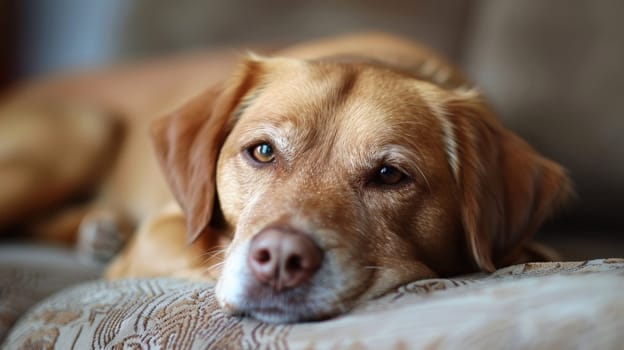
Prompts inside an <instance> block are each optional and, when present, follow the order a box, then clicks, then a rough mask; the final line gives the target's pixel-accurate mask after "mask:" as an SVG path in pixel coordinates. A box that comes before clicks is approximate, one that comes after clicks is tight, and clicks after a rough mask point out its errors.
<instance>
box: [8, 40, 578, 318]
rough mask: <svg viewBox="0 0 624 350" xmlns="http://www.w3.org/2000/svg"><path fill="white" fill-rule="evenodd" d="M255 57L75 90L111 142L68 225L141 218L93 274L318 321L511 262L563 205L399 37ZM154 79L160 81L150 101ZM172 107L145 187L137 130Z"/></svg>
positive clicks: (556, 171)
mask: <svg viewBox="0 0 624 350" xmlns="http://www.w3.org/2000/svg"><path fill="white" fill-rule="evenodd" d="M271 56H275V57H274V58H262V57H256V56H251V57H250V58H248V59H247V60H246V61H245V62H244V63H243V64H241V65H239V66H238V68H236V69H233V64H232V62H233V60H232V59H231V57H220V58H213V59H212V62H211V63H210V64H207V63H198V62H187V63H186V65H185V66H182V65H181V64H180V63H177V66H176V67H178V68H176V69H170V70H166V69H163V68H162V67H161V68H158V67H157V68H156V70H159V71H160V73H159V72H156V73H155V74H153V75H152V74H145V72H144V73H143V74H142V75H137V76H135V79H134V80H133V79H131V78H128V77H125V79H126V81H125V82H124V77H122V78H120V79H118V80H115V79H114V78H110V77H108V78H107V79H109V80H113V81H112V82H110V81H109V83H108V84H102V83H101V81H100V83H99V84H100V85H99V86H100V88H99V90H98V89H95V88H93V87H91V88H88V89H85V88H84V82H83V83H82V85H80V88H79V89H78V90H83V91H81V92H80V94H82V95H84V96H85V97H84V99H85V101H95V102H96V104H99V105H102V104H104V105H105V106H107V107H110V109H111V111H112V112H114V113H116V114H119V115H122V116H123V117H122V119H121V120H122V124H123V125H125V128H126V130H127V131H126V140H127V141H126V143H125V144H124V145H122V147H121V153H120V154H119V158H118V159H117V161H116V162H115V167H114V168H113V170H112V171H111V172H110V173H109V174H108V176H107V177H106V182H105V186H104V187H103V190H102V192H101V194H100V196H99V201H98V205H96V206H95V207H96V208H97V210H96V211H95V213H91V214H90V216H87V219H84V218H82V217H81V216H80V215H76V216H77V217H80V218H81V220H82V229H83V231H84V230H87V231H88V229H89V228H90V227H91V226H94V227H95V229H96V231H97V225H99V224H101V222H102V220H104V221H106V220H109V221H110V220H112V221H113V222H115V223H116V225H117V226H118V227H121V226H122V225H121V224H120V222H121V221H124V219H120V217H125V218H126V219H125V220H126V221H127V220H130V221H135V222H138V221H143V224H141V227H140V228H139V230H138V232H137V234H136V235H135V236H134V237H133V239H132V241H131V242H130V243H129V244H128V246H127V247H126V248H125V250H124V251H123V252H122V253H121V254H120V256H119V257H118V258H117V259H116V260H115V261H114V262H113V264H112V265H111V267H110V268H109V270H108V273H107V276H108V277H110V278H120V277H127V276H178V277H185V278H196V279H217V280H218V283H217V288H216V294H217V298H218V300H219V302H220V304H221V305H222V306H223V307H224V309H226V310H228V311H229V312H231V313H244V314H251V315H253V316H255V317H257V318H259V319H263V320H267V321H275V322H284V321H298V320H306V319H317V318H323V317H328V316H331V315H335V314H336V313H339V312H342V311H345V310H348V309H349V308H351V307H352V306H353V305H355V304H356V303H358V302H361V301H363V300H367V299H370V298H372V297H375V296H378V295H380V294H382V293H384V292H386V291H388V290H389V289H391V288H392V287H394V286H397V285H399V284H401V283H405V282H408V281H411V280H415V279H420V278H427V277H434V276H440V275H444V276H447V275H453V274H458V273H464V272H469V271H475V270H478V269H481V270H485V271H492V270H493V269H494V268H495V266H500V265H505V264H509V263H512V262H515V261H518V259H520V258H521V257H522V255H523V253H525V252H526V249H527V247H529V239H530V237H531V236H532V234H533V233H534V232H535V231H536V230H537V228H538V226H539V225H540V224H541V222H542V221H543V220H544V219H545V218H546V217H547V216H548V215H549V214H550V213H551V211H552V210H553V209H555V208H556V207H557V206H558V205H559V204H561V203H562V202H563V201H564V200H565V198H566V196H567V194H568V193H569V183H568V180H567V178H566V176H565V174H564V171H563V170H562V169H561V168H560V167H559V166H558V165H556V164H555V163H553V162H551V161H549V160H547V159H545V158H543V157H541V156H539V155H538V154H536V153H535V152H534V151H533V150H532V149H531V148H530V147H529V146H528V145H527V144H526V143H525V142H524V141H522V140H520V139H519V138H518V137H517V136H515V135H513V134H512V133H511V132H509V131H508V130H506V129H504V128H503V127H502V126H501V124H500V123H499V122H498V121H497V120H496V118H494V116H493V115H492V113H491V112H490V110H489V109H488V107H487V106H486V105H485V104H484V103H483V102H482V101H481V100H480V98H479V97H478V96H477V94H476V93H475V92H474V91H473V90H471V89H469V86H468V85H467V83H466V81H465V79H464V78H463V77H462V75H461V73H460V72H458V71H457V70H456V69H455V68H454V67H453V66H451V65H450V64H449V63H447V62H446V61H444V60H443V59H442V58H440V57H438V56H436V55H435V54H433V53H432V52H430V51H428V50H426V49H424V48H422V47H420V46H418V45H416V44H414V43H412V42H409V41H407V40H403V39H399V38H395V37H391V36H387V35H381V34H366V35H356V36H350V37H342V38H337V39H332V40H326V41H318V42H313V43H308V44H305V45H301V46H295V47H291V48H288V49H285V50H282V51H279V52H277V53H273V54H271ZM172 66H175V65H172ZM232 69H233V73H231V74H230V73H229V71H230V70H232ZM182 72H185V73H186V75H185V74H182ZM159 74H160V77H161V78H160V79H163V80H162V81H160V82H156V81H151V82H150V81H149V77H152V76H153V77H155V76H159ZM166 74H170V76H169V80H168V81H167V79H164V78H163V76H165V75H166ZM98 79H103V78H102V77H100V78H98ZM151 79H157V78H151ZM98 81H99V80H98ZM162 83H169V84H173V83H175V84H178V85H169V86H167V90H166V91H168V93H167V94H164V93H163V96H167V98H164V97H159V95H158V92H161V93H162V92H163V91H165V90H162V89H163V86H162V85H160V86H159V85H158V84H162ZM95 85H97V84H95ZM102 86H104V88H102ZM122 88H123V90H121V89H122ZM74 89H76V87H74ZM96 90H97V91H96ZM67 91H68V88H66V89H65V91H64V94H65V96H67V95H68V92H67ZM74 91H75V90H74ZM31 95H32V93H31ZM192 96H194V97H193V98H192V99H190V102H185V103H183V102H184V101H185V100H188V99H189V98H190V97H192ZM154 98H156V99H157V100H154ZM159 98H160V99H159ZM31 99H32V98H31ZM155 101H157V103H154V102H155ZM175 105H181V106H182V107H180V108H178V109H176V110H175V111H174V112H172V113H169V114H168V115H167V116H165V117H164V118H161V119H159V120H158V121H156V122H154V123H153V126H152V139H153V144H154V148H155V150H156V152H155V154H156V159H157V160H158V161H159V163H160V166H161V168H162V170H163V173H164V180H165V181H163V178H161V175H160V171H158V170H157V165H156V161H155V160H154V159H152V158H151V154H150V151H149V150H148V148H149V146H148V143H147V141H146V139H147V137H143V134H142V133H143V130H146V129H147V125H148V124H149V123H151V117H152V116H158V115H162V114H163V112H164V110H169V109H171V108H172V107H173V106H175ZM111 128H112V127H111ZM104 129H106V128H104ZM103 139H104V141H101V142H100V143H98V144H97V145H96V146H94V148H96V149H100V148H107V147H110V144H109V143H107V141H106V140H108V139H107V138H105V137H104V138H103ZM91 153H94V152H91ZM102 167H104V166H102ZM83 181H84V182H85V183H89V181H87V180H83ZM165 182H166V183H167V184H168V186H167V185H165ZM167 188H170V189H171V192H172V194H173V197H171V196H170V194H169V192H168V191H167ZM173 198H175V199H176V200H177V203H179V206H178V205H174V204H170V205H168V206H167V207H166V208H165V209H161V210H159V209H158V207H162V206H164V205H165V204H166V203H167V202H172V201H173ZM0 200H1V199H0ZM2 204H3V203H1V202H0V205H2ZM111 218H112V219H111ZM145 218H148V219H145ZM143 219H145V220H143ZM57 221H58V220H57ZM54 222H56V221H54ZM89 225H91V226H89ZM52 226H54V225H52ZM57 226H58V225H57ZM44 231H45V230H44ZM48 231H49V229H48Z"/></svg>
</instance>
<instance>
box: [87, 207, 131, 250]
mask: <svg viewBox="0 0 624 350" xmlns="http://www.w3.org/2000/svg"><path fill="white" fill-rule="evenodd" d="M127 238H128V234H127V230H126V229H125V227H124V225H122V224H121V223H120V221H119V220H118V219H117V218H116V217H115V216H114V215H113V214H109V213H104V212H98V213H95V214H91V215H87V216H86V217H85V218H84V219H83V220H82V223H81V224H80V227H79V229H78V240H77V243H76V244H77V250H78V253H79V254H80V255H81V256H83V257H85V258H90V259H94V260H97V261H102V262H107V261H109V260H111V259H112V258H113V257H114V256H115V254H117V252H119V250H120V249H121V248H122V247H123V245H124V243H125V242H126V241H127Z"/></svg>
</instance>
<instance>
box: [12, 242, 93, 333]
mask: <svg viewBox="0 0 624 350" xmlns="http://www.w3.org/2000/svg"><path fill="white" fill-rule="evenodd" d="M101 270H102V269H101V266H100V265H97V264H94V263H92V262H90V261H87V260H83V259H80V258H78V257H77V256H76V255H75V254H74V253H73V251H71V250H69V249H61V248H52V247H37V246H33V245H3V246H0V341H2V339H3V338H4V336H5V335H6V334H7V332H8V331H9V329H10V327H11V326H12V325H13V323H14V322H15V321H16V320H17V318H18V317H20V316H21V315H22V314H23V313H25V312H26V311H27V310H28V308H29V307H31V306H32V305H33V304H35V303H36V302H38V301H40V300H41V299H43V298H45V297H47V296H49V295H51V294H53V293H55V292H57V291H59V290H61V289H63V288H67V287H68V286H71V285H75V284H78V283H80V282H84V281H87V280H94V279H96V278H98V276H99V275H100V273H101Z"/></svg>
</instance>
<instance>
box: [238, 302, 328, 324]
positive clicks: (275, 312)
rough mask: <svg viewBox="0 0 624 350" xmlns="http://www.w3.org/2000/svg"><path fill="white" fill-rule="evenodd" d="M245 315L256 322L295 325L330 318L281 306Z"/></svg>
mask: <svg viewBox="0 0 624 350" xmlns="http://www.w3.org/2000/svg"><path fill="white" fill-rule="evenodd" d="M246 314H247V315H248V316H250V317H252V318H255V319H256V320H258V321H262V322H267V323H295V322H310V321H320V320H323V319H326V318H329V317H331V315H327V314H325V315H320V314H316V313H310V312H308V311H306V310H302V309H301V307H298V306H294V305H293V306H283V307H267V308H262V307H259V308H253V309H250V310H248V311H247V312H246Z"/></svg>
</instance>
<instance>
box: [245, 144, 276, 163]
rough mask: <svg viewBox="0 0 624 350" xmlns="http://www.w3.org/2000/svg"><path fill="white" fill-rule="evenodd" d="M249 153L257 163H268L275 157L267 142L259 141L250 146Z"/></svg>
mask: <svg viewBox="0 0 624 350" xmlns="http://www.w3.org/2000/svg"><path fill="white" fill-rule="evenodd" d="M249 154H250V155H251V157H252V158H253V159H254V160H255V161H256V162H258V163H270V162H272V161H273V160H274V159H275V154H274V153H273V147H272V146H271V145H269V144H268V143H261V144H259V145H256V146H254V147H252V148H251V149H250V150H249Z"/></svg>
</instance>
